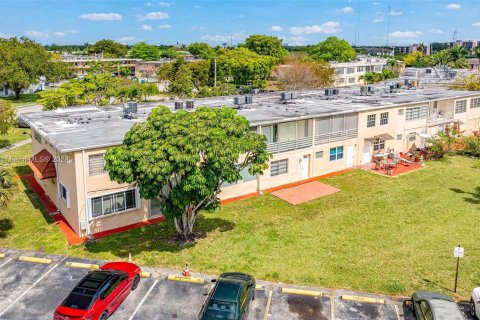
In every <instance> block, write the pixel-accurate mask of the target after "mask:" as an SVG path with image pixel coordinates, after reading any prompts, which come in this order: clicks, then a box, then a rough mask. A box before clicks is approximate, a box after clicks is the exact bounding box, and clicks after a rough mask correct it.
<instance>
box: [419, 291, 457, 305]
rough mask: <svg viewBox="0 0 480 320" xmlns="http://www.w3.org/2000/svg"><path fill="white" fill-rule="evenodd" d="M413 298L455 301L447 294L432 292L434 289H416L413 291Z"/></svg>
mask: <svg viewBox="0 0 480 320" xmlns="http://www.w3.org/2000/svg"><path fill="white" fill-rule="evenodd" d="M413 298H414V299H416V300H417V299H420V300H431V299H439V300H445V301H451V302H453V299H452V298H451V297H449V296H447V295H446V294H442V293H438V292H432V291H416V292H414V293H413Z"/></svg>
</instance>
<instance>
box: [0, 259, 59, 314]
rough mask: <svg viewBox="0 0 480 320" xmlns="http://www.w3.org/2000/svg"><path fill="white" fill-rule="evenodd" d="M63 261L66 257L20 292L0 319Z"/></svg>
mask: <svg viewBox="0 0 480 320" xmlns="http://www.w3.org/2000/svg"><path fill="white" fill-rule="evenodd" d="M65 259H67V257H65V258H63V259H62V260H61V261H60V262H59V263H57V264H56V265H54V266H53V267H51V268H50V269H49V270H48V271H47V272H46V273H45V274H43V275H42V276H41V277H40V278H38V279H37V281H35V282H34V283H33V284H32V285H31V286H30V287H28V289H27V290H25V291H24V292H22V294H21V295H19V296H18V297H17V299H15V300H14V301H13V302H12V303H10V305H9V306H8V307H7V308H5V309H4V310H3V312H2V313H0V317H1V316H3V315H4V314H5V313H6V312H7V311H8V310H9V309H10V308H11V307H13V305H14V304H15V303H17V302H18V301H19V300H20V299H22V297H23V296H24V295H26V294H27V293H28V292H29V291H30V290H31V289H32V288H33V287H35V286H36V285H37V284H38V283H39V282H40V281H42V279H43V278H45V277H46V276H48V274H49V273H50V272H52V271H53V270H54V269H55V268H56V267H58V266H59V265H60V264H61V263H62V262H63V261H64V260H65Z"/></svg>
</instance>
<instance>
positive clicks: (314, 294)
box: [282, 288, 323, 297]
mask: <svg viewBox="0 0 480 320" xmlns="http://www.w3.org/2000/svg"><path fill="white" fill-rule="evenodd" d="M282 293H287V294H300V295H304V296H311V297H321V296H323V293H321V292H318V291H312V290H301V289H293V288H282Z"/></svg>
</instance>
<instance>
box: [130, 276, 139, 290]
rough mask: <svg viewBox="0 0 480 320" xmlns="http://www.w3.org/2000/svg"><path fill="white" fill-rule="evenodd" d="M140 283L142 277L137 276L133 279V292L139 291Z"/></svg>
mask: <svg viewBox="0 0 480 320" xmlns="http://www.w3.org/2000/svg"><path fill="white" fill-rule="evenodd" d="M139 283H140V276H139V275H138V274H137V275H136V276H135V278H133V284H132V291H133V290H135V289H137V287H138V284H139Z"/></svg>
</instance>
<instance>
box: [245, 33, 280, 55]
mask: <svg viewBox="0 0 480 320" xmlns="http://www.w3.org/2000/svg"><path fill="white" fill-rule="evenodd" d="M282 41H283V40H282V39H280V38H278V37H274V36H266V35H261V34H256V35H251V36H249V37H248V38H247V39H246V40H245V47H246V48H248V49H250V50H252V51H253V52H256V53H258V54H260V55H262V56H270V57H274V58H277V59H279V60H280V59H282V58H283V57H285V56H286V55H287V54H288V52H287V50H285V49H284V48H283V45H282Z"/></svg>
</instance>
